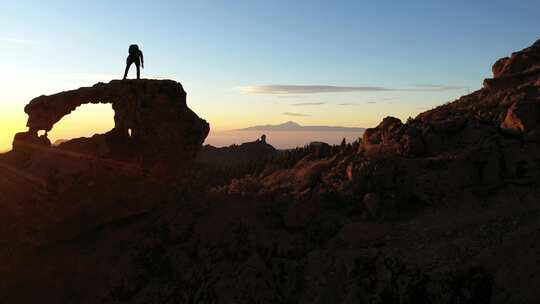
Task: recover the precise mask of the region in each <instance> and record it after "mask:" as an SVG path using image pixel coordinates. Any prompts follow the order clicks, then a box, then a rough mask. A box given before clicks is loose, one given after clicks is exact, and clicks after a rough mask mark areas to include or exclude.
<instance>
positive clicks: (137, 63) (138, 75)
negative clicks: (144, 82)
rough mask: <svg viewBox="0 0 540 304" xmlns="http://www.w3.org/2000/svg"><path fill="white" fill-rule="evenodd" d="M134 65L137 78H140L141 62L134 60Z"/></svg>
mask: <svg viewBox="0 0 540 304" xmlns="http://www.w3.org/2000/svg"><path fill="white" fill-rule="evenodd" d="M135 66H136V67H137V79H141V62H140V61H139V60H135Z"/></svg>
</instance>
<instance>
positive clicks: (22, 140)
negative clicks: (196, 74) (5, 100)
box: [13, 80, 209, 176]
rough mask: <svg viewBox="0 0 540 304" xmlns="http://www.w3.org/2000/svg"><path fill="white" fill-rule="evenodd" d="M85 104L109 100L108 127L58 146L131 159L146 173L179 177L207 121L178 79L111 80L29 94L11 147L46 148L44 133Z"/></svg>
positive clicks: (205, 130)
mask: <svg viewBox="0 0 540 304" xmlns="http://www.w3.org/2000/svg"><path fill="white" fill-rule="evenodd" d="M85 103H110V104H112V108H113V110H114V112H115V115H114V128H113V129H112V130H111V131H109V132H107V133H106V134H100V135H95V136H93V137H92V138H80V139H74V140H71V141H67V142H63V143H62V144H60V145H59V146H58V149H61V150H67V151H72V152H77V153H84V154H86V155H92V156H95V157H101V158H106V159H113V160H120V161H123V162H133V163H137V164H139V165H141V166H142V167H143V168H144V170H146V171H148V172H149V174H150V175H152V176H175V175H185V172H186V170H188V169H189V167H190V165H191V163H192V161H193V160H194V158H195V156H196V155H197V153H198V151H199V149H200V147H201V145H202V143H203V142H204V140H205V138H206V136H207V135H208V132H209V124H208V123H207V122H206V121H205V120H203V119H201V118H199V117H198V116H197V114H195V113H194V112H193V111H191V110H190V109H189V108H188V107H187V104H186V92H185V91H184V89H183V87H182V85H181V84H180V83H177V82H175V81H172V80H113V81H111V82H110V83H108V84H105V83H98V84H96V85H94V86H92V87H83V88H79V89H77V90H72V91H66V92H61V93H58V94H54V95H50V96H39V97H36V98H34V99H33V100H32V101H30V103H29V104H28V105H27V106H26V107H25V109H24V110H25V112H26V113H27V114H28V123H27V126H28V128H29V130H28V131H27V132H24V133H19V134H17V135H16V136H15V139H14V143H13V150H14V151H15V152H17V151H21V150H28V149H30V150H32V149H34V150H35V149H36V148H39V149H44V148H50V146H51V145H50V141H49V140H48V139H47V132H48V131H50V130H51V129H52V128H53V126H54V124H55V123H57V122H58V121H60V119H62V117H64V116H66V115H68V114H69V113H71V112H72V111H73V110H75V109H76V108H77V107H78V106H80V105H82V104H85ZM39 131H45V135H42V136H41V137H40V136H38V132H39Z"/></svg>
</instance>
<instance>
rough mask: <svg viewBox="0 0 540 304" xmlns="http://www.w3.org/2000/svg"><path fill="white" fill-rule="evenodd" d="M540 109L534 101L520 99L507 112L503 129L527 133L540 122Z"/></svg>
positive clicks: (502, 124) (502, 125)
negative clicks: (539, 119)
mask: <svg viewBox="0 0 540 304" xmlns="http://www.w3.org/2000/svg"><path fill="white" fill-rule="evenodd" d="M539 115H540V111H539V109H538V104H537V103H536V102H534V101H529V100H519V101H517V102H515V103H513V104H512V106H510V108H509V109H508V111H507V112H506V116H505V118H504V121H503V122H502V123H501V129H502V130H504V131H506V132H509V133H526V132H528V131H530V130H532V129H533V128H534V127H536V125H537V124H538V118H539Z"/></svg>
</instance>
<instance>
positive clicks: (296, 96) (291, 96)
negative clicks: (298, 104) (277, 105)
mask: <svg viewBox="0 0 540 304" xmlns="http://www.w3.org/2000/svg"><path fill="white" fill-rule="evenodd" d="M302 97H304V96H299V95H281V96H278V98H302Z"/></svg>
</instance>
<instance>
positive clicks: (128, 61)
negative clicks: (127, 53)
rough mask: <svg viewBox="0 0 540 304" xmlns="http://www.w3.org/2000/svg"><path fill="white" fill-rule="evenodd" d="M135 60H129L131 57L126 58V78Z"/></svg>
mask: <svg viewBox="0 0 540 304" xmlns="http://www.w3.org/2000/svg"><path fill="white" fill-rule="evenodd" d="M132 63H133V62H132V61H131V60H129V58H128V59H127V60H126V70H125V71H124V79H126V78H127V74H128V72H129V67H130V66H131V64H132Z"/></svg>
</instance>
